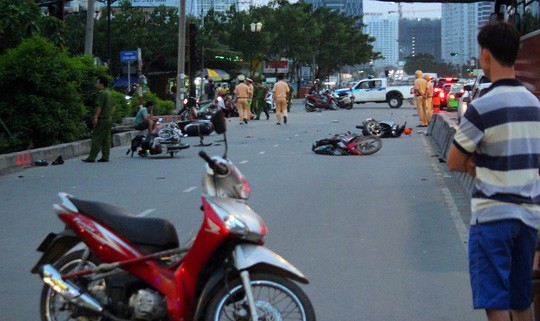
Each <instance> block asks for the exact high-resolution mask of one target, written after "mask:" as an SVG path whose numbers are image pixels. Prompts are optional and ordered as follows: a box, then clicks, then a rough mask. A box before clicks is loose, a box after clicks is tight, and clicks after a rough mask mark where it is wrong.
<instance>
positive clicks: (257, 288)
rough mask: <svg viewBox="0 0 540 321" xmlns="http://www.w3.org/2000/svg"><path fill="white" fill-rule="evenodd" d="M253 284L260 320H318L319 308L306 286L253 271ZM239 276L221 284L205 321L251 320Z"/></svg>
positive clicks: (209, 306)
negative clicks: (317, 312) (310, 296)
mask: <svg viewBox="0 0 540 321" xmlns="http://www.w3.org/2000/svg"><path fill="white" fill-rule="evenodd" d="M250 278H251V287H252V291H253V296H254V300H255V305H256V308H257V315H258V319H259V321H274V320H281V321H315V310H314V309H313V305H312V304H311V301H310V300H309V298H308V297H307V295H306V294H305V293H304V291H302V289H301V288H300V287H299V286H298V285H297V284H296V283H294V282H292V281H291V280H289V279H286V278H284V277H281V276H278V275H274V274H268V273H257V274H255V273H254V274H252V275H251V276H250ZM249 311H250V310H249V306H248V303H247V299H246V296H245V293H244V288H243V286H242V283H241V281H240V280H239V279H236V280H234V281H232V282H231V283H229V284H228V285H226V286H223V287H221V289H219V291H218V292H217V293H216V294H215V295H214V297H213V298H212V299H211V301H210V303H209V304H208V307H207V310H206V312H207V313H206V318H205V321H232V320H234V321H250V320H251V316H250V313H249Z"/></svg>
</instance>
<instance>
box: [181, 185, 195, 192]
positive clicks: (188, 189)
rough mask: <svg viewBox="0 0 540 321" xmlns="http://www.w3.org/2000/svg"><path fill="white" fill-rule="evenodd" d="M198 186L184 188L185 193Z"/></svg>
mask: <svg viewBox="0 0 540 321" xmlns="http://www.w3.org/2000/svg"><path fill="white" fill-rule="evenodd" d="M196 188H197V186H191V187H190V188H186V189H185V190H184V193H189V192H191V191H193V190H195V189H196Z"/></svg>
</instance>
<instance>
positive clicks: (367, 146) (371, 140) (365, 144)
mask: <svg viewBox="0 0 540 321" xmlns="http://www.w3.org/2000/svg"><path fill="white" fill-rule="evenodd" d="M355 148H356V150H357V151H359V152H360V154H362V155H371V154H375V153H376V152H378V151H379V150H380V149H381V148H382V139H380V138H379V137H377V136H362V137H360V138H358V139H357V140H356V147H355Z"/></svg>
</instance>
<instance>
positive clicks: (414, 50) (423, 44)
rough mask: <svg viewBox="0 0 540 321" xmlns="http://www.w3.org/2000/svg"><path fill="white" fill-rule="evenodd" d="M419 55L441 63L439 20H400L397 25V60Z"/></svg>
mask: <svg viewBox="0 0 540 321" xmlns="http://www.w3.org/2000/svg"><path fill="white" fill-rule="evenodd" d="M419 54H428V55H432V56H433V58H434V59H435V61H436V62H440V61H441V19H426V18H421V19H420V18H414V19H402V20H401V21H400V23H399V60H405V58H406V57H409V56H417V55H419Z"/></svg>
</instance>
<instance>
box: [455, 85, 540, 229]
mask: <svg viewBox="0 0 540 321" xmlns="http://www.w3.org/2000/svg"><path fill="white" fill-rule="evenodd" d="M453 144H454V145H455V146H456V147H457V148H458V149H459V150H461V151H462V152H464V153H466V154H473V153H474V157H475V165H476V177H475V181H474V186H473V189H472V199H471V214H472V217H471V225H474V224H477V223H484V222H491V221H497V220H503V219H519V220H521V221H522V222H523V223H525V224H526V225H528V226H531V227H534V228H539V227H540V178H539V168H540V102H539V101H538V99H537V98H536V97H535V96H534V95H533V94H532V93H531V92H529V91H528V90H527V89H526V88H525V87H524V86H523V85H522V84H521V82H519V81H518V80H516V79H501V80H498V81H496V82H494V83H493V84H492V85H491V87H489V89H488V91H487V92H486V93H485V94H484V95H483V96H482V97H481V98H478V99H476V100H475V101H474V102H473V103H472V104H470V105H469V107H468V108H467V112H466V113H465V115H464V118H463V119H462V121H461V124H460V127H459V130H458V131H457V133H456V135H455V137H454V142H453Z"/></svg>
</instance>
